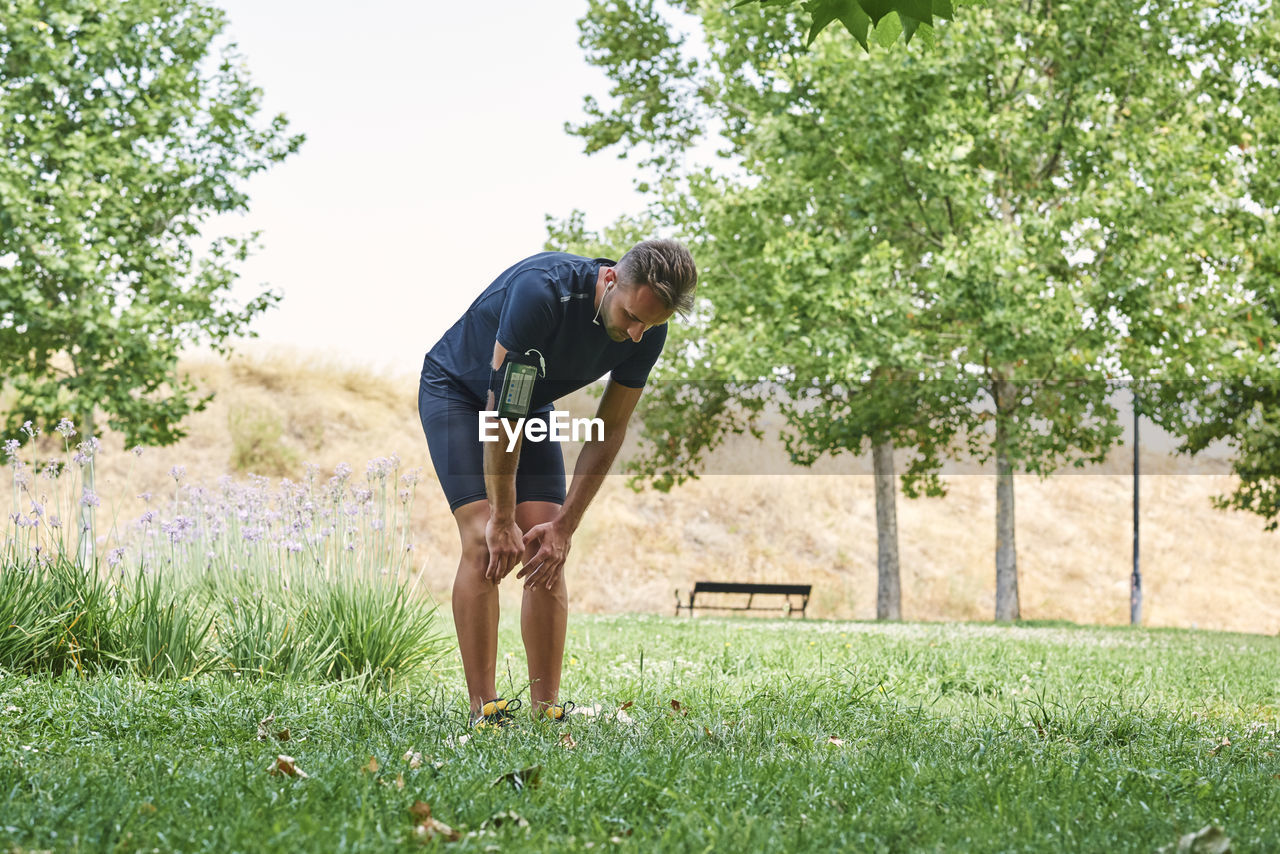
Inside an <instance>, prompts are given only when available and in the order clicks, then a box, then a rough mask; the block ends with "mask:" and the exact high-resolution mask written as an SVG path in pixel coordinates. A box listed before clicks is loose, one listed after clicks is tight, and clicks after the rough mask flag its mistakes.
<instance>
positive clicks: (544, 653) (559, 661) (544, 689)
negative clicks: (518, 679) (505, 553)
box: [516, 501, 569, 717]
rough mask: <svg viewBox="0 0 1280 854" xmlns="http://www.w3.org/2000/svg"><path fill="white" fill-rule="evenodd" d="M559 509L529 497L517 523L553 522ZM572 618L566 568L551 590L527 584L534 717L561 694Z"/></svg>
mask: <svg viewBox="0 0 1280 854" xmlns="http://www.w3.org/2000/svg"><path fill="white" fill-rule="evenodd" d="M559 512H560V505H559V504H556V503H555V502H553V501H525V502H522V503H520V504H518V505H516V524H517V525H518V526H520V530H521V531H528V530H529V529H531V528H532V527H533V526H535V525H541V524H542V523H543V522H550V521H551V520H552V519H554V518H555V517H556V515H557V514H558V513H559ZM534 545H535V546H536V543H535V544H534ZM535 550H536V549H535ZM530 556H531V552H526V554H525V557H526V558H528V557H530ZM568 622H569V588H568V586H567V585H566V584H565V581H564V573H563V572H561V573H560V579H559V580H558V581H557V582H556V585H555V587H553V588H552V589H550V590H548V589H547V588H546V587H544V586H542V585H535V586H533V587H526V588H525V591H524V601H523V603H522V605H521V608H520V635H521V637H522V638H523V639H524V654H525V657H526V658H527V659H528V661H529V682H530V685H529V700H530V705H531V706H532V707H533V709H532V711H533V715H534V717H539V716H540V715H541V714H542V711H543V710H544V709H546V707H547V706H550V705H553V704H554V703H555V702H556V701H557V699H558V698H559V696H560V671H561V668H562V667H563V665H564V634H565V627H566V626H567V625H568Z"/></svg>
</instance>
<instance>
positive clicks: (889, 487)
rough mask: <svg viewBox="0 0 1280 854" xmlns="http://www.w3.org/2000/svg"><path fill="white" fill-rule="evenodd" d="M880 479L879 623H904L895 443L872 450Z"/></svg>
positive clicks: (878, 503)
mask: <svg viewBox="0 0 1280 854" xmlns="http://www.w3.org/2000/svg"><path fill="white" fill-rule="evenodd" d="M871 457H872V460H874V463H875V477H876V556H877V558H876V563H877V567H878V572H877V579H878V581H877V584H876V619H877V620H901V619H902V581H901V578H900V577H899V574H898V511H897V507H896V504H895V502H896V501H897V495H896V492H895V490H894V486H895V477H896V476H895V475H894V473H893V442H892V441H889V440H888V439H886V440H884V441H881V442H876V443H875V444H873V445H872V447H871Z"/></svg>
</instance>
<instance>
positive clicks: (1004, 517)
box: [996, 380, 1022, 621]
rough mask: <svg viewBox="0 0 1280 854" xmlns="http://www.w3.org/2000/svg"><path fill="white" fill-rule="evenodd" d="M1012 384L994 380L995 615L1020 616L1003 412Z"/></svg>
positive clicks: (999, 617) (1009, 400)
mask: <svg viewBox="0 0 1280 854" xmlns="http://www.w3.org/2000/svg"><path fill="white" fill-rule="evenodd" d="M1013 395H1014V392H1013V389H1012V386H1011V385H1010V384H1009V383H1008V382H1006V381H1003V380H997V381H996V619H997V620H1001V621H1009V620H1019V619H1021V618H1022V612H1021V609H1020V608H1019V606H1018V549H1017V546H1016V545H1015V542H1014V514H1013V464H1012V463H1011V462H1010V460H1009V447H1008V441H1009V440H1008V432H1007V429H1006V427H1005V415H1006V412H1007V410H1009V409H1012V407H1013V405H1014V403H1013Z"/></svg>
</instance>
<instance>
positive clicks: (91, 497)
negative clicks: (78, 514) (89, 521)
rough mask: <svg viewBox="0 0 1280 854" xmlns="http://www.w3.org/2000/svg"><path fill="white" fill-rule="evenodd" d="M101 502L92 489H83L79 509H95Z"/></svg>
mask: <svg viewBox="0 0 1280 854" xmlns="http://www.w3.org/2000/svg"><path fill="white" fill-rule="evenodd" d="M101 503H102V502H101V501H99V500H98V495H97V493H95V492H94V491H93V490H92V489H89V488H88V487H86V488H85V490H84V494H83V495H81V496H80V506H81V507H97V506H98V505H99V504H101Z"/></svg>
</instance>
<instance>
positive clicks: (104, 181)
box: [0, 0, 302, 444]
mask: <svg viewBox="0 0 1280 854" xmlns="http://www.w3.org/2000/svg"><path fill="white" fill-rule="evenodd" d="M224 25H225V16H224V14H223V13H222V12H221V11H219V10H217V9H215V8H213V7H211V6H209V5H206V4H205V3H203V2H192V1H191V0H130V2H122V0H67V2H61V3H56V4H51V3H45V2H39V0H0V151H2V152H3V156H0V364H3V366H4V367H3V380H4V381H5V383H6V384H7V385H9V386H10V387H11V389H12V392H13V396H14V402H13V405H12V406H11V408H10V410H9V413H8V418H9V420H10V422H11V424H12V423H14V422H16V423H20V422H22V421H23V420H27V419H31V420H35V421H37V422H44V423H47V424H51V423H53V422H56V421H57V419H59V418H60V417H62V416H64V415H67V414H73V415H74V416H76V417H77V418H78V419H79V420H81V421H82V422H84V423H89V424H91V423H92V419H93V416H94V413H95V411H102V412H105V413H106V414H107V416H108V418H109V423H110V425H111V426H112V427H114V428H115V429H118V430H120V431H122V432H123V433H124V434H125V436H126V441H128V442H129V443H134V442H144V443H156V444H164V443H168V442H172V441H174V440H175V439H177V438H179V437H180V436H181V435H182V431H181V429H180V427H179V423H180V421H181V420H182V418H183V417H184V416H185V415H186V414H188V413H189V412H192V411H195V410H199V409H201V408H202V407H203V406H204V404H205V402H206V399H204V398H201V397H200V396H199V395H198V394H197V392H196V389H195V388H194V387H193V385H192V383H191V382H190V381H189V380H188V379H186V378H184V377H182V376H180V375H179V374H178V372H177V358H178V354H179V352H180V351H181V349H182V348H183V347H185V346H188V345H192V344H210V345H212V346H213V347H215V348H217V349H223V348H225V347H226V345H227V342H228V341H229V340H230V339H231V338H233V337H235V336H242V335H245V334H248V332H249V329H248V326H249V322H250V321H251V319H252V318H253V317H255V316H256V315H257V314H259V313H260V312H262V311H263V310H265V309H266V308H268V307H269V306H271V305H272V304H273V303H274V302H276V300H277V299H278V296H277V295H276V294H275V293H273V292H271V291H264V292H262V293H260V294H258V295H257V296H255V297H254V298H252V299H250V300H249V301H248V302H247V303H246V304H244V305H236V304H234V303H233V302H232V301H231V299H230V296H229V288H230V286H231V284H232V283H233V282H234V280H235V278H236V265H237V263H238V262H240V261H243V260H244V258H245V257H246V256H247V254H248V253H249V252H250V250H251V248H252V247H253V246H254V244H255V238H256V235H249V236H239V237H237V236H216V237H213V238H212V239H210V240H208V241H205V240H204V239H203V238H202V235H201V229H202V226H203V225H204V224H205V223H206V222H207V220H208V219H209V218H210V217H211V216H214V215H217V214H223V213H228V212H234V211H243V210H244V209H245V208H246V207H247V204H248V198H247V196H246V195H245V191H244V180H245V179H247V178H248V177H249V176H251V175H253V174H254V173H256V172H259V171H261V170H263V169H265V168H267V167H269V166H270V165H272V164H274V163H278V162H280V161H281V160H283V159H284V158H285V157H287V156H288V155H289V154H290V153H292V152H294V151H295V150H296V149H297V148H298V146H299V145H300V144H301V142H302V137H301V136H295V135H290V134H289V133H288V130H287V125H286V122H285V119H284V117H283V116H276V117H274V118H271V119H269V120H267V121H264V122H259V121H258V114H259V112H260V101H261V92H260V90H258V89H257V88H255V87H254V86H253V85H252V84H251V82H250V80H249V77H248V73H247V71H246V69H245V67H244V65H243V64H242V62H241V61H240V59H239V58H238V56H237V55H236V54H235V52H234V46H231V45H226V44H223V42H222V40H221V33H222V30H223V28H224Z"/></svg>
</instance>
